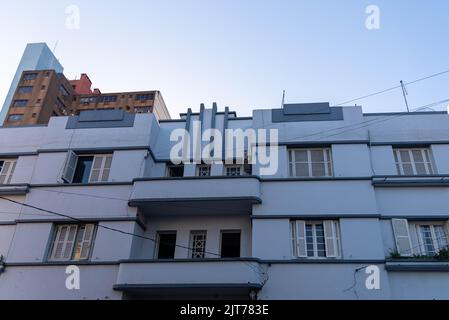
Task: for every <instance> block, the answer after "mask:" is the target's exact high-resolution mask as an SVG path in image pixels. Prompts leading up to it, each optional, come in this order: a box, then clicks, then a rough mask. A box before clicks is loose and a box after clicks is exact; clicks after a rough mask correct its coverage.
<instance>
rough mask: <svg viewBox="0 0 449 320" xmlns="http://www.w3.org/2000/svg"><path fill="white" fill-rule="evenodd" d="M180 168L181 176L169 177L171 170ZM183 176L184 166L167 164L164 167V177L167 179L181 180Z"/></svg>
mask: <svg viewBox="0 0 449 320" xmlns="http://www.w3.org/2000/svg"><path fill="white" fill-rule="evenodd" d="M181 167H182V176H172V175H170V170H171V168H181ZM184 174H185V166H184V164H172V163H168V164H167V165H166V166H165V176H166V177H168V178H182V177H184Z"/></svg>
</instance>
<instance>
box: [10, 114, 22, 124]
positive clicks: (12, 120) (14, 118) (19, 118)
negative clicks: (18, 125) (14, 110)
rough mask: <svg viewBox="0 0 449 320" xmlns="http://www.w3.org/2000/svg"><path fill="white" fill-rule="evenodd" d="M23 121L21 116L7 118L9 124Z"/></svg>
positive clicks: (14, 115) (13, 115) (15, 115)
mask: <svg viewBox="0 0 449 320" xmlns="http://www.w3.org/2000/svg"><path fill="white" fill-rule="evenodd" d="M22 119H23V114H11V115H9V116H8V121H9V122H17V121H20V120H22Z"/></svg>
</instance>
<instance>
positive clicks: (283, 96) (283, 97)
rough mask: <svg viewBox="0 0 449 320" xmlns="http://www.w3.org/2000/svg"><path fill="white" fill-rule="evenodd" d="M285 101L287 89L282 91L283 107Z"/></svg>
mask: <svg viewBox="0 0 449 320" xmlns="http://www.w3.org/2000/svg"><path fill="white" fill-rule="evenodd" d="M284 102H285V90H284V91H283V92H282V105H281V108H284Z"/></svg>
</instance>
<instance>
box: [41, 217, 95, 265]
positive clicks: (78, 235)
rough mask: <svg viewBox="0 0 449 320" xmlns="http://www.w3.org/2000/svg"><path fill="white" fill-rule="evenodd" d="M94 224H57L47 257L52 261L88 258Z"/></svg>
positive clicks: (93, 233) (91, 245)
mask: <svg viewBox="0 0 449 320" xmlns="http://www.w3.org/2000/svg"><path fill="white" fill-rule="evenodd" d="M95 229H96V228H95V225H94V224H78V225H77V224H67V225H58V226H57V227H56V232H55V234H54V238H53V241H52V246H51V250H50V255H49V259H50V260H53V261H68V260H88V259H89V257H90V253H91V251H92V247H93V240H94V237H95Z"/></svg>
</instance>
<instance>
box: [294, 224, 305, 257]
mask: <svg viewBox="0 0 449 320" xmlns="http://www.w3.org/2000/svg"><path fill="white" fill-rule="evenodd" d="M296 255H297V256H298V257H301V258H305V257H307V246H306V222H305V221H301V220H297V221H296Z"/></svg>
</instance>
